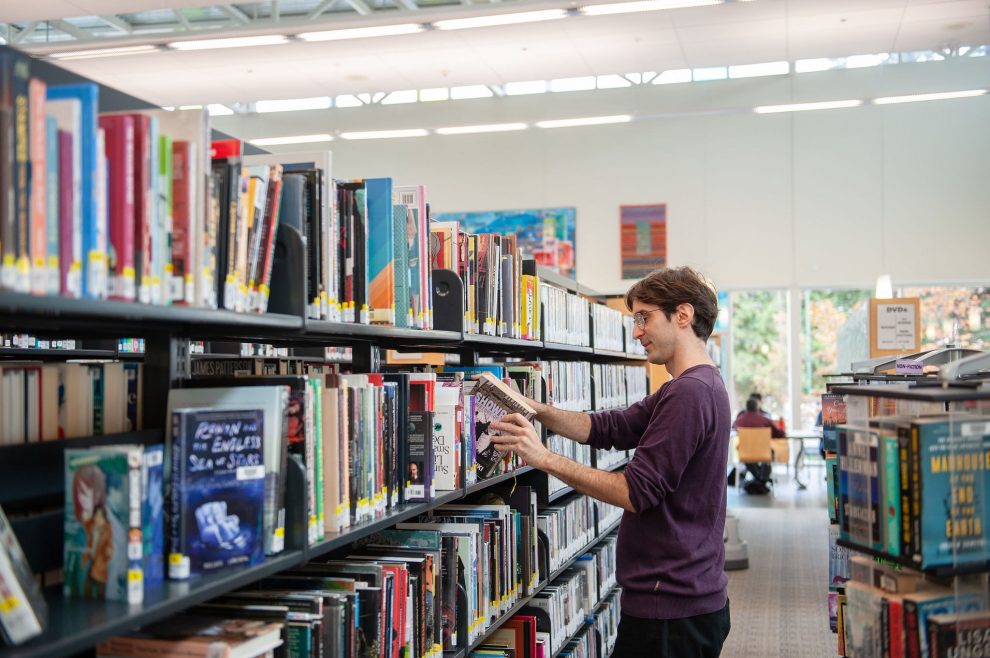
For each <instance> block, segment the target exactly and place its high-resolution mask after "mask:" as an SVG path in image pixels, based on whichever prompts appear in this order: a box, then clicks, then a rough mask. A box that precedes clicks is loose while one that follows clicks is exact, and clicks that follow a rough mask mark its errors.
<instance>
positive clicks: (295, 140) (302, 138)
mask: <svg viewBox="0 0 990 658" xmlns="http://www.w3.org/2000/svg"><path fill="white" fill-rule="evenodd" d="M332 140H333V137H332V136H331V135H328V134H326V133H322V134H319V135H291V136H288V137H262V138H260V139H249V140H248V141H249V142H251V143H252V144H254V145H255V146H278V145H279V144H311V143H313V142H329V141H332Z"/></svg>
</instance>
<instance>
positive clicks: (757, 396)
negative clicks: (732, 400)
mask: <svg viewBox="0 0 990 658" xmlns="http://www.w3.org/2000/svg"><path fill="white" fill-rule="evenodd" d="M749 399H750V400H756V410H757V411H758V412H759V413H760V415H762V416H766V417H767V418H770V414H768V413H767V412H765V411H763V396H762V395H761V394H760V392H759V391H753V392H752V393H750V394H749ZM747 404H748V402H747ZM747 411H749V409H748V408H746V409H742V410H740V412H739V413H738V414H736V420H739V418H740V417H742V415H743V414H744V413H746V412H747ZM743 427H746V426H745V425H743ZM760 427H765V426H764V425H760Z"/></svg>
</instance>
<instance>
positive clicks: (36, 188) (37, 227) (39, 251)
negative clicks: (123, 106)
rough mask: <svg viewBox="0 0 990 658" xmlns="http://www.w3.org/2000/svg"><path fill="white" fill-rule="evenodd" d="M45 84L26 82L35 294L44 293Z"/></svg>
mask: <svg viewBox="0 0 990 658" xmlns="http://www.w3.org/2000/svg"><path fill="white" fill-rule="evenodd" d="M47 93H48V92H47V85H46V84H45V83H44V82H42V81H41V80H38V79H37V78H33V79H32V80H31V81H30V82H29V83H28V97H29V105H30V110H31V119H30V129H29V132H30V140H31V152H30V156H31V165H30V173H31V220H30V225H31V240H30V249H29V251H30V264H31V278H30V287H31V292H32V293H34V294H35V295H45V294H47V293H48V269H47V263H46V260H47V259H46V256H47V254H48V236H47V230H48V223H47V221H46V216H45V214H46V211H47V209H48V195H47V194H46V185H47V178H48V167H47V162H46V160H47V157H48V148H47V145H46V141H47V133H48V130H47V125H46V122H45V98H46V96H47Z"/></svg>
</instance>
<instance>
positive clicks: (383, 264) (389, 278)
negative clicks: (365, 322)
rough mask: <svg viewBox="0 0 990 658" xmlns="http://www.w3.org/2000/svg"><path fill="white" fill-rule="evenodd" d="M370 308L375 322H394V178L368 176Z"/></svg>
mask: <svg viewBox="0 0 990 658" xmlns="http://www.w3.org/2000/svg"><path fill="white" fill-rule="evenodd" d="M364 189H365V193H366V194H367V203H368V219H367V222H368V223H367V227H368V229H367V230H368V233H367V236H368V286H369V287H368V309H369V315H370V319H371V321H372V322H376V323H383V324H395V262H394V259H393V258H392V252H393V250H394V248H395V241H394V238H393V236H394V227H395V219H394V216H393V214H392V179H391V178H367V179H365V181H364Z"/></svg>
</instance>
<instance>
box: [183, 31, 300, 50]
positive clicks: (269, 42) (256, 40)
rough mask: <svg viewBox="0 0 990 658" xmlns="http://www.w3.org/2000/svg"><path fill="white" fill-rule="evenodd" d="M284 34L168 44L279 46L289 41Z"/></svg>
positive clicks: (192, 47) (185, 46) (190, 46)
mask: <svg viewBox="0 0 990 658" xmlns="http://www.w3.org/2000/svg"><path fill="white" fill-rule="evenodd" d="M288 42H289V38H288V37H286V36H285V35H284V34H263V35H259V36H254V37H231V38H229V39H199V40H196V41H172V42H170V43H169V44H168V47H169V48H172V49H174V50H212V49H214V48H248V47H251V46H278V45H281V44H283V43H288Z"/></svg>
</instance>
